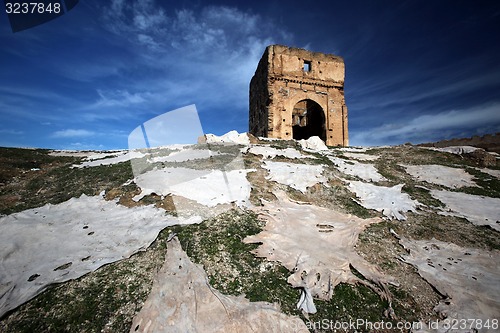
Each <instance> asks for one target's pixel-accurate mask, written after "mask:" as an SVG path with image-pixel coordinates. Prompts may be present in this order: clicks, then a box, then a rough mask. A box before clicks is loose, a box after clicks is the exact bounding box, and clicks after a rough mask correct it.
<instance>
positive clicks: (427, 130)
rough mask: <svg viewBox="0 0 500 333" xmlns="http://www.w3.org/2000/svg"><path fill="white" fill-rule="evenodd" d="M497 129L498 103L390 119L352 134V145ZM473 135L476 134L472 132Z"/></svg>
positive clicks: (426, 139) (499, 127)
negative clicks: (403, 119) (402, 119)
mask: <svg viewBox="0 0 500 333" xmlns="http://www.w3.org/2000/svg"><path fill="white" fill-rule="evenodd" d="M476 130H477V131H478V132H479V134H481V133H483V134H484V133H493V132H498V131H500V104H498V103H496V104H490V105H484V106H479V107H473V108H470V109H462V110H450V111H446V112H441V113H437V114H427V115H422V116H418V117H415V118H413V119H412V120H410V121H407V122H398V121H397V120H396V121H394V120H393V121H392V122H388V123H386V124H384V125H383V126H379V127H376V128H371V129H366V130H363V131H360V130H358V131H357V132H355V133H352V134H351V138H350V141H351V144H353V145H360V146H374V145H384V144H391V143H398V142H399V143H404V142H408V141H410V142H412V143H421V142H429V141H434V140H440V139H442V138H443V136H446V138H448V139H449V138H452V137H460V136H463V133H471V132H472V133H473V132H475V131H476ZM474 134H476V133H474Z"/></svg>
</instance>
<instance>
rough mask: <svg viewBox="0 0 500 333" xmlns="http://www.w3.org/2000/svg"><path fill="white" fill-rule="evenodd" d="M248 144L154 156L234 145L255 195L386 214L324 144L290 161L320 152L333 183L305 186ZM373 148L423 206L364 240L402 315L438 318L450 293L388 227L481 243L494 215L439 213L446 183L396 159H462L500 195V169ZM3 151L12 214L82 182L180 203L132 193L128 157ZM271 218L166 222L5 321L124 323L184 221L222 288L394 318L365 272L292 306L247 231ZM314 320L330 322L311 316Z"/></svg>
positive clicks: (41, 328)
mask: <svg viewBox="0 0 500 333" xmlns="http://www.w3.org/2000/svg"><path fill="white" fill-rule="evenodd" d="M263 143H264V144H269V145H270V146H271V147H274V148H278V149H284V148H288V147H290V148H296V149H298V150H301V149H300V146H299V145H298V144H297V143H296V142H295V141H271V142H264V141H263ZM204 147H206V146H203V145H199V146H196V147H195V148H196V149H197V148H200V149H202V148H204ZM240 148H241V146H213V147H211V149H212V150H213V151H218V152H220V153H222V155H217V158H211V159H206V160H202V161H199V160H198V161H194V162H193V161H188V162H168V163H167V162H164V163H159V164H157V166H158V167H161V166H172V167H174V166H182V167H188V168H197V169H210V168H222V167H224V168H226V169H228V168H229V169H230V168H232V167H233V166H232V164H231V163H232V162H233V161H234V160H235V157H236V156H238V157H241V158H242V159H243V164H244V166H245V167H246V168H252V169H255V170H256V171H255V172H250V173H249V174H248V176H247V178H248V180H249V181H250V183H251V184H252V193H251V197H250V201H251V202H252V203H253V204H254V205H260V201H261V200H262V199H265V200H268V201H273V200H276V197H275V195H274V194H273V193H275V192H276V191H277V190H282V191H285V192H286V193H287V195H288V196H289V197H290V198H291V199H294V200H297V201H302V202H309V203H312V204H315V205H318V206H321V207H326V208H331V209H336V210H337V211H341V212H343V213H349V214H353V215H356V216H358V217H361V218H371V217H377V216H378V217H381V216H382V214H381V213H379V212H376V211H374V210H369V209H366V208H364V207H362V206H361V205H359V204H358V203H356V201H355V200H354V199H355V196H354V194H353V193H352V192H350V191H349V190H348V189H347V187H346V184H345V183H344V181H343V179H348V177H346V176H345V175H343V174H342V173H341V172H340V171H338V170H337V169H336V168H335V166H334V165H333V164H332V162H331V161H330V160H329V159H328V158H326V157H325V156H324V155H321V154H317V153H312V154H311V155H312V156H315V157H317V158H316V159H312V158H311V159H302V160H300V161H297V160H294V161H293V163H305V164H311V165H313V164H321V165H323V166H324V168H325V171H324V174H323V175H324V176H326V177H327V178H328V179H329V181H328V183H327V184H316V185H314V186H312V187H309V188H308V189H307V191H306V192H305V193H302V192H300V191H297V190H294V189H292V188H290V187H287V186H285V185H281V184H277V183H274V182H271V181H268V180H266V176H267V174H268V172H267V170H265V169H263V168H262V167H261V159H260V158H259V157H258V156H255V155H252V154H248V155H245V156H242V155H240ZM330 152H334V153H335V154H336V155H338V156H341V151H336V150H335V149H331V150H330ZM337 153H338V154H337ZM366 154H376V155H379V156H380V158H379V159H378V160H375V161H373V162H370V163H373V164H374V165H375V166H376V168H377V169H378V171H379V172H380V173H381V174H382V175H383V176H384V177H385V178H387V179H388V181H385V182H382V183H380V184H379V185H384V186H393V185H396V184H402V183H403V184H405V185H404V187H403V191H404V192H405V193H408V194H409V195H410V197H411V198H412V199H414V200H417V201H418V202H420V203H421V204H422V205H423V206H421V207H420V208H419V209H418V211H417V212H416V213H408V214H407V217H408V218H407V220H406V221H391V220H385V221H382V222H380V223H374V224H371V225H370V226H369V227H367V228H366V229H365V230H364V231H363V232H362V233H361V234H360V236H359V241H358V244H357V245H356V251H357V252H358V253H359V254H360V255H361V256H362V257H363V258H365V259H366V260H367V261H368V262H370V263H373V264H375V265H376V266H377V267H379V268H380V270H382V271H383V272H384V273H385V274H387V275H390V276H393V277H394V278H395V279H396V280H397V281H398V282H399V284H400V285H399V286H398V287H395V286H390V287H389V290H390V292H391V294H392V300H393V302H392V307H393V309H394V311H395V315H396V317H397V320H406V321H418V320H428V319H431V318H436V316H437V315H436V313H435V312H434V311H433V308H434V306H435V305H436V304H437V302H438V301H439V300H440V299H441V297H442V296H441V295H439V294H437V293H436V291H435V290H434V289H433V288H432V287H431V286H430V285H429V284H428V283H427V282H426V281H424V280H423V279H422V278H421V277H420V276H419V275H418V272H417V271H416V269H415V268H414V267H413V266H410V265H408V264H406V263H404V262H402V260H400V258H401V255H403V254H404V253H405V250H404V249H403V248H402V247H401V246H400V245H399V243H398V239H397V238H396V237H395V236H394V235H393V233H392V232H391V230H393V231H394V232H396V233H397V234H398V235H399V236H400V237H405V238H407V239H417V240H418V239H432V238H435V239H437V240H442V241H446V242H452V243H455V244H457V245H460V246H463V247H472V248H480V249H485V250H492V249H500V237H499V233H498V232H497V231H495V230H493V229H492V228H490V227H478V226H475V225H473V224H472V223H470V222H468V221H467V220H465V219H463V218H458V217H453V216H443V215H440V214H438V209H439V208H443V207H444V205H443V203H441V202H440V201H439V200H437V199H435V198H433V197H432V196H431V195H430V193H429V189H442V188H443V187H441V186H439V185H435V184H427V183H425V184H424V183H422V182H418V181H416V180H414V179H413V178H412V177H411V176H410V175H409V174H407V173H406V172H405V169H404V168H403V167H401V166H400V165H401V164H440V165H446V166H451V167H458V166H460V167H462V168H465V169H466V171H467V172H468V173H470V174H472V175H473V176H474V177H475V181H476V183H477V184H478V185H479V186H478V187H467V188H461V189H458V191H462V192H466V193H469V194H476V195H484V196H490V197H496V198H498V197H500V181H499V180H498V178H495V177H494V176H491V175H489V174H486V173H483V172H481V171H479V170H478V169H477V168H476V167H477V163H476V161H475V160H473V159H468V158H467V157H461V156H457V155H453V154H447V153H440V152H437V151H433V150H429V149H423V148H416V147H413V146H399V147H392V148H377V149H370V150H368V151H367V152H366ZM276 160H277V161H289V162H292V161H291V160H290V159H288V158H285V157H277V158H276ZM239 161H241V160H239ZM0 162H1V163H0V214H11V213H14V212H19V211H22V210H25V209H28V208H34V207H39V206H42V205H44V204H46V203H52V204H57V203H60V202H63V201H65V200H68V199H70V198H72V197H79V196H80V195H81V194H86V195H97V194H98V193H100V192H101V191H103V190H104V191H106V199H108V200H117V201H118V203H119V204H122V205H125V206H134V205H149V204H154V205H155V206H156V207H159V208H162V209H165V210H166V211H168V212H169V213H171V214H175V206H174V204H173V201H172V197H171V196H165V197H163V196H159V195H156V194H154V193H152V194H150V195H148V196H145V197H144V198H143V199H142V200H141V201H140V202H135V201H133V200H132V197H134V196H135V195H137V194H138V193H139V192H140V188H139V187H138V186H137V185H136V184H135V183H133V182H132V183H128V184H126V185H125V183H126V182H127V181H128V180H130V179H132V177H133V174H132V168H131V166H130V163H119V164H114V165H110V166H99V167H88V168H71V166H72V165H73V164H78V163H80V162H81V159H80V158H76V157H63V156H57V157H56V156H51V155H49V151H47V150H41V149H35V150H32V149H10V148H0ZM138 162H140V161H138ZM32 169H34V170H32ZM38 169H39V170H38ZM424 185H425V186H424ZM263 227H264V222H263V221H261V220H259V218H258V216H257V215H256V214H255V213H254V212H252V211H251V210H246V209H240V208H237V209H232V210H230V211H227V212H225V213H223V214H220V215H218V216H215V217H213V218H211V219H208V220H206V221H204V222H202V223H200V224H195V225H187V226H175V227H169V228H167V229H164V230H163V231H162V232H161V233H160V234H159V236H158V237H157V239H156V240H155V242H154V243H153V244H152V245H151V246H150V247H149V248H148V249H147V250H146V251H143V252H140V253H138V254H136V255H134V256H132V257H130V258H129V259H125V260H122V261H119V262H115V263H113V264H109V265H106V266H104V267H101V268H100V269H98V270H96V271H95V272H92V273H89V274H87V275H85V276H83V277H81V278H79V279H77V280H73V281H69V282H66V283H63V284H60V285H54V286H52V287H50V288H48V290H46V291H45V292H43V293H42V294H40V295H39V296H38V297H36V298H34V299H32V300H31V301H29V302H27V303H26V304H24V305H22V306H20V307H19V308H17V309H15V310H13V311H12V312H11V313H9V314H7V315H6V316H4V317H3V318H1V320H0V332H128V331H129V329H130V325H131V322H132V318H133V317H134V315H135V314H136V313H137V312H138V311H139V310H140V308H141V307H142V304H143V302H144V301H145V299H146V298H147V296H148V294H149V291H150V288H151V285H152V281H153V276H154V274H155V272H156V271H157V270H158V269H159V268H160V267H161V266H162V264H163V261H164V256H165V251H166V248H167V238H168V235H169V234H170V233H171V232H175V233H177V235H178V238H179V239H180V242H181V244H182V247H183V249H184V250H185V251H186V252H187V254H188V256H189V257H190V258H191V259H192V260H193V261H194V262H196V263H198V264H201V265H203V267H204V269H205V270H206V272H207V274H208V276H209V279H210V284H211V285H212V286H213V287H214V288H216V289H218V290H219V291H221V292H222V293H225V294H230V295H241V294H245V295H246V297H247V298H248V299H249V300H251V301H267V302H276V303H278V304H279V305H280V307H281V309H282V311H283V312H285V313H287V314H293V315H298V316H300V317H301V318H302V319H303V320H304V321H305V322H306V323H307V322H309V323H311V324H312V323H314V322H317V321H319V320H322V319H325V318H327V319H333V320H337V321H348V320H350V319H357V318H363V319H365V320H368V321H372V322H376V321H381V320H391V319H389V318H388V317H387V316H386V315H385V314H384V311H385V310H386V309H387V308H388V303H387V301H386V300H382V299H381V298H380V297H379V296H378V295H377V294H376V293H375V292H373V291H372V290H371V289H370V288H368V287H366V286H365V285H362V284H358V285H349V284H340V285H338V286H337V287H336V288H335V289H334V292H333V298H332V300H331V301H320V300H315V304H316V307H317V309H318V313H316V314H314V315H309V316H304V314H302V313H300V312H299V311H298V310H297V309H296V304H297V301H298V299H299V295H300V290H298V289H294V288H292V287H291V286H290V285H289V284H288V283H287V278H288V276H289V275H290V274H291V273H290V272H289V271H288V270H287V269H286V268H285V267H283V266H282V265H280V263H279V262H269V261H267V260H265V259H262V258H257V257H256V256H255V255H254V254H253V253H252V251H253V250H254V249H256V247H257V246H258V244H245V243H243V242H242V240H243V239H244V238H245V237H246V236H248V235H254V234H257V233H259V232H260V231H261V230H262V229H263ZM361 278H362V276H361ZM392 320H396V319H392ZM340 331H342V330H340ZM311 332H327V330H322V329H321V328H318V329H313V328H311Z"/></svg>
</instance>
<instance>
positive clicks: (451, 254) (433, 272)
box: [400, 239, 500, 332]
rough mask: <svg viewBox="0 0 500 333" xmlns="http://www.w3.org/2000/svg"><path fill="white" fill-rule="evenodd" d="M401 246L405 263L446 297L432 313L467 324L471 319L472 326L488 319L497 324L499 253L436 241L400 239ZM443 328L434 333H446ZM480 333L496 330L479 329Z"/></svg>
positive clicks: (499, 305)
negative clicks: (413, 267)
mask: <svg viewBox="0 0 500 333" xmlns="http://www.w3.org/2000/svg"><path fill="white" fill-rule="evenodd" d="M400 244H401V245H403V247H404V248H405V249H406V250H407V251H409V254H408V255H405V256H403V259H404V261H405V262H407V263H409V264H411V265H413V266H415V267H416V268H417V269H418V273H419V274H420V275H421V276H422V277H423V278H424V279H425V280H427V282H429V283H430V284H431V285H432V286H434V288H436V290H438V291H439V293H441V294H442V295H444V296H445V297H446V299H444V300H442V301H441V302H440V303H439V304H438V305H437V306H436V307H435V311H437V312H439V313H441V314H442V315H444V316H446V317H447V318H449V319H458V320H462V319H465V320H466V322H467V320H470V319H474V320H476V322H475V323H479V321H477V320H482V323H485V322H486V320H488V319H489V321H490V323H491V320H492V319H495V318H496V319H497V320H498V315H499V314H500V288H499V285H500V251H496V250H494V251H484V250H479V249H473V248H463V247H460V246H458V245H455V244H452V243H445V242H441V241H438V240H435V239H432V240H407V239H401V240H400ZM467 323H468V324H470V323H471V322H467ZM497 323H498V322H497ZM442 324H443V325H444V321H442ZM473 324H474V323H473ZM443 325H441V327H440V328H438V329H436V330H435V331H437V332H448V331H447V330H446V329H445V327H444V326H443ZM458 327H459V326H458ZM473 328H474V327H473ZM476 328H480V327H476ZM497 328H498V326H497ZM452 331H453V332H472V331H473V330H472V329H471V328H470V327H469V326H467V329H464V330H452ZM479 332H498V330H494V329H491V327H490V329H487V328H486V327H482V328H480V329H479Z"/></svg>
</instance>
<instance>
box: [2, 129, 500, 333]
mask: <svg viewBox="0 0 500 333" xmlns="http://www.w3.org/2000/svg"><path fill="white" fill-rule="evenodd" d="M213 141H214V140H213V138H212V140H211V141H210V140H209V144H206V143H205V144H199V145H193V146H171V147H164V148H159V149H152V150H148V151H135V152H132V153H127V152H125V151H113V152H78V153H75V152H64V151H48V150H25V149H7V148H2V149H0V160H1V164H0V165H1V180H0V182H1V186H2V187H1V190H0V198H1V200H0V213H1V214H4V215H3V216H2V217H1V220H0V235H1V236H0V238H1V242H0V244H2V245H1V247H0V257H1V260H2V261H1V265H2V267H3V269H2V272H1V273H0V283H1V288H2V289H1V293H0V295H1V299H0V306H1V312H0V313H1V314H2V319H1V321H0V330H1V331H4V332H28V331H29V332H33V331H40V332H41V331H45V332H56V331H71V332H80V331H85V332H128V331H129V330H131V328H132V331H144V330H145V328H146V327H145V325H144V323H148V322H149V324H147V326H148V327H149V328H150V329H151V327H159V326H154V325H159V324H160V321H161V320H163V322H165V321H166V322H169V323H173V324H174V327H177V328H178V329H180V331H183V330H185V328H186V327H198V328H200V329H201V328H204V329H205V331H206V329H207V328H206V325H207V321H203V316H201V315H199V316H198V315H196V316H190V315H189V314H190V313H192V312H193V311H195V312H196V313H198V312H197V311H198V310H199V309H201V307H200V308H198V305H199V306H201V303H198V301H197V298H196V297H198V299H200V297H201V296H200V295H205V296H203V297H207V298H206V299H207V302H208V299H211V298H209V297H216V298H215V299H214V300H213V301H214V302H216V303H217V304H219V305H220V304H222V305H223V306H222V307H218V306H216V305H211V306H208V307H206V308H204V310H203V312H204V313H205V316H206V317H207V318H212V319H211V320H209V321H208V322H209V323H212V324H214V325H215V326H214V327H215V328H214V329H213V331H214V332H216V331H220V330H221V327H223V328H224V330H228V329H230V330H233V331H234V330H235V329H240V330H241V331H245V329H249V328H248V327H250V326H251V325H254V324H255V323H258V324H255V325H257V326H253V327H252V329H254V330H257V331H273V330H274V331H279V329H280V327H281V329H282V331H287V332H288V331H297V332H299V331H300V329H301V328H302V329H303V330H309V331H318V332H321V331H331V330H333V328H339V327H338V326H335V327H334V325H340V326H342V325H341V324H342V323H349V322H350V321H351V322H352V321H356V320H362V321H363V325H362V326H359V327H357V329H358V331H370V326H369V325H368V324H370V323H380V322H382V321H384V322H390V323H391V325H394V326H393V327H395V326H396V325H397V324H398V323H400V324H401V323H403V322H407V325H411V324H412V323H417V322H418V323H429V321H431V323H432V322H433V321H436V320H437V319H443V318H448V319H452V318H455V319H457V320H461V319H468V318H477V320H479V319H481V320H482V323H486V321H487V320H488V323H489V324H488V325H489V326H491V324H492V320H493V319H494V316H495V314H498V313H499V311H500V303H499V301H498V299H500V294H499V290H498V287H497V286H498V276H500V271H499V267H500V265H499V264H500V261H499V259H498V258H500V256H498V254H499V250H500V241H499V239H500V238H499V237H498V236H499V231H500V222H499V221H500V211H499V209H498V207H500V199H499V198H500V180H499V179H498V177H499V173H500V171H499V169H498V166H497V162H496V160H495V158H494V159H493V160H494V161H495V165H494V166H492V165H491V163H490V166H489V167H488V168H486V167H484V166H483V165H481V164H480V163H481V161H478V159H477V158H475V157H474V156H469V155H467V154H460V153H463V152H462V151H457V153H456V154H454V153H449V152H443V151H439V150H436V149H429V148H421V147H414V146H408V145H405V146H397V147H380V148H371V149H366V148H329V149H328V148H326V149H324V148H325V147H324V148H322V147H321V145H318V144H317V143H316V145H315V144H314V143H315V142H314V140H310V142H303V145H302V146H301V145H300V144H299V143H297V142H296V141H281V140H274V141H273V140H260V141H259V140H256V139H254V140H253V142H254V143H252V144H250V143H245V140H243V141H240V142H239V144H234V143H233V144H228V143H225V144H224V143H221V144H215V143H211V142H213ZM220 141H224V140H220ZM307 144H309V145H307ZM304 147H310V148H304ZM311 148H312V149H311ZM489 161H491V159H489ZM82 195H83V196H82ZM177 242H178V243H177ZM176 244H179V245H181V246H182V249H181V248H180V247H179V246H177V245H176ZM42 245H43V246H42ZM184 252H185V253H186V254H187V257H183V254H182V253H184ZM176 258H178V259H176ZM450 258H451V259H450ZM172 260H181V261H182V262H183V264H182V265H181V264H180V265H178V266H177V265H172V262H173V261H172ZM165 263H166V264H165ZM176 269H177V271H176ZM158 271H160V273H159V274H157V272H158ZM186 272H187V273H186ZM181 273H182V274H181ZM204 274H206V276H204ZM200 279H201V280H200ZM204 281H206V282H204ZM190 283H193V285H196V286H198V287H196V288H194V289H196V290H197V292H193V294H189V293H191V292H192V289H191V288H188V289H186V290H185V291H183V292H181V290H183V289H182V288H181V287H179V289H174V288H173V287H170V288H166V289H165V288H164V289H161V288H162V287H161V286H175V285H178V286H188V285H190ZM203 285H205V286H207V288H209V289H204V288H205V287H203V288H202V286H203ZM208 286H210V287H208ZM179 294H181V295H185V297H184V296H183V297H179ZM210 295H212V296H210ZM241 295H245V297H246V298H243V297H242V296H241ZM192 297H194V298H192ZM193 299H194V300H193ZM167 300H170V303H169V304H170V307H171V308H176V307H179V309H180V308H181V307H184V306H185V307H186V309H191V311H190V310H183V311H185V312H182V313H181V312H178V313H177V312H176V311H174V313H170V312H168V311H167V312H162V311H155V310H158V309H161V308H162V307H158V304H164V302H165V301H167ZM172 300H177V301H175V302H174V301H172ZM249 301H250V302H249ZM162 302H163V303H162ZM22 303H24V304H22ZM20 304H22V305H20ZM181 304H182V306H181ZM207 304H212V303H207ZM214 304H215V303H214ZM190 306H195V307H194V308H190ZM298 308H300V309H298ZM141 309H142V311H141ZM193 309H194V310H193ZM163 311H165V310H163ZM179 311H180V310H179ZM186 311H187V312H186ZM199 311H201V310H199ZM224 312H225V313H226V315H227V318H229V319H227V318H226V319H227V320H226V319H223V317H225V316H223V315H222V314H223V313H224ZM158 313H160V314H161V315H158ZM200 313H201V312H200ZM235 313H237V314H238V315H236V314H235ZM134 318H135V319H134ZM214 318H220V320H216V319H214ZM231 318H232V319H231ZM250 318H253V319H250ZM325 319H326V320H328V321H330V320H331V322H329V323H328V324H327V323H326V322H323V320H325ZM497 319H498V318H497ZM141 320H142V321H141ZM250 323H254V324H250ZM270 323H273V324H272V325H275V326H273V327H271V326H272V325H271V324H270ZM360 323H361V322H360ZM496 323H497V324H498V321H497V322H496ZM216 324H217V325H219V326H217V325H216ZM323 324H324V325H323ZM472 324H474V325H476V324H478V322H477V321H476V322H474V323H472ZM235 325H236V326H235ZM270 325H271V326H270ZM287 325H288V326H287ZM440 325H441V327H440V328H439V329H440V330H441V331H442V330H443V329H444V327H445V325H446V322H445V321H443V320H442V321H441V322H440ZM417 326H418V325H416V326H414V328H418V327H417ZM285 327H286V329H285ZM372 328H373V327H372ZM407 328H408V327H407ZM493 328H494V327H490V329H488V328H487V327H485V326H484V325H483V328H482V329H481V330H480V331H485V332H486V331H492V329H493ZM384 330H385V331H395V330H394V329H393V330H390V329H389V328H388V326H385V327H382V328H379V329H378V330H377V331H384ZM156 331H159V329H158V328H157V329H156ZM337 331H352V327H344V329H343V328H342V327H340V330H337ZM396 331H397V330H396ZM400 331H408V329H406V330H405V329H401V330H400ZM414 331H417V329H414Z"/></svg>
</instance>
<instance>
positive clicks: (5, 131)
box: [0, 128, 24, 135]
mask: <svg viewBox="0 0 500 333" xmlns="http://www.w3.org/2000/svg"><path fill="white" fill-rule="evenodd" d="M0 134H2V135H3V134H5V135H22V134H24V131H19V130H15V129H7V128H2V129H0Z"/></svg>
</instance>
